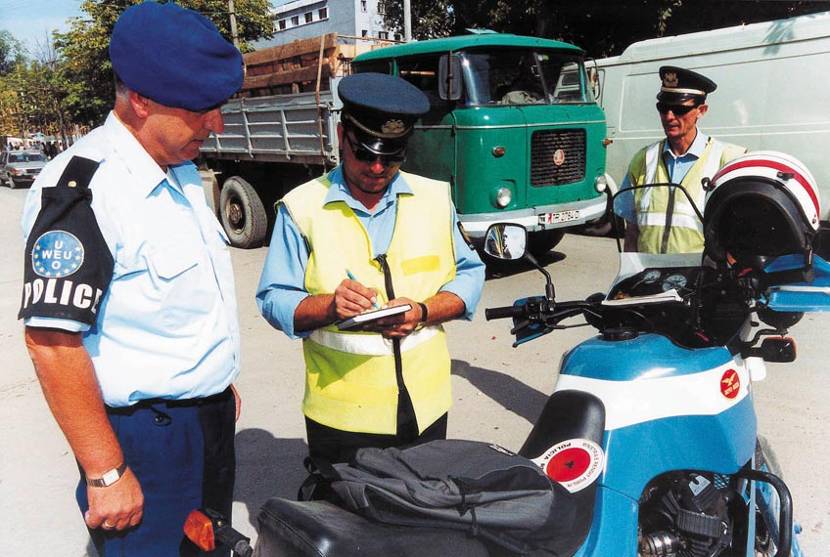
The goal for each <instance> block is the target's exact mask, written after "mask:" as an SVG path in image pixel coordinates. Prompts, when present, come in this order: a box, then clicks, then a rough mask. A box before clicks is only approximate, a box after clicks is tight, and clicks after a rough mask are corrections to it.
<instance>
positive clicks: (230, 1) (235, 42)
mask: <svg viewBox="0 0 830 557" xmlns="http://www.w3.org/2000/svg"><path fill="white" fill-rule="evenodd" d="M405 1H406V0H405ZM228 12H229V13H230V14H231V38H232V39H233V46H235V47H236V48H239V36H238V35H237V33H236V11H235V9H234V6H233V0H228Z"/></svg>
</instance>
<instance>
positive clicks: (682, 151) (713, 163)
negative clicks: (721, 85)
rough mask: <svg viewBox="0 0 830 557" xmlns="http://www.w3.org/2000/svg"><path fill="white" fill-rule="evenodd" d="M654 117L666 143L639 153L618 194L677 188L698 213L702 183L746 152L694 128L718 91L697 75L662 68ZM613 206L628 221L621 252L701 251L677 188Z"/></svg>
mask: <svg viewBox="0 0 830 557" xmlns="http://www.w3.org/2000/svg"><path fill="white" fill-rule="evenodd" d="M660 80H661V87H660V92H659V93H658V94H657V112H658V114H659V115H660V123H661V124H662V126H663V131H664V133H665V134H666V138H665V139H663V140H660V141H658V142H656V143H654V144H652V145H649V146H647V147H645V148H643V149H641V150H640V151H639V152H638V153H637V154H636V155H634V158H633V159H632V160H631V163H630V164H629V167H628V172H627V173H626V176H625V179H624V180H623V183H622V185H621V186H620V188H621V189H622V188H627V187H631V186H642V185H645V184H658V183H667V182H671V183H673V184H680V185H682V186H683V188H684V189H685V190H686V191H687V192H688V194H689V197H690V198H691V200H692V201H693V202H694V203H695V205H696V206H697V207H698V208H699V209H700V210H701V211H702V210H703V201H704V198H705V195H706V192H705V191H704V190H703V188H702V186H701V181H702V180H703V179H704V178H709V179H711V178H712V177H713V176H714V175H715V173H717V171H718V170H719V169H720V168H721V167H722V166H723V165H724V164H726V163H727V162H729V161H730V160H732V159H734V158H736V157H738V156H740V155H742V154H744V153H745V152H746V148H744V147H740V146H738V145H731V144H729V143H724V142H722V141H719V140H717V139H715V138H713V137H710V136H708V135H706V134H705V133H703V132H702V131H701V130H700V128H698V127H697V125H698V121H699V120H700V119H701V118H702V117H703V115H704V114H706V111H707V110H708V109H709V106H708V105H707V104H706V96H707V95H708V94H710V93H712V92H713V91H714V90H715V89H716V88H717V85H716V84H715V82H714V81H712V80H711V79H709V78H707V77H706V76H703V75H701V74H699V73H697V72H693V71H691V70H687V69H684V68H678V67H675V66H663V67H661V68H660ZM623 195H624V196H625V197H621V199H618V200H617V203H616V207H615V211H616V212H617V214H620V216H622V217H623V218H624V219H625V220H626V233H625V250H626V251H639V252H646V253H696V252H701V251H703V223H701V222H700V219H699V218H698V217H697V215H696V214H695V212H694V209H693V208H692V207H691V205H690V204H689V202H688V199H687V198H686V196H685V195H683V193H682V192H678V191H677V189H676V188H668V187H662V188H648V189H635V190H633V191H632V192H630V194H628V195H626V194H623Z"/></svg>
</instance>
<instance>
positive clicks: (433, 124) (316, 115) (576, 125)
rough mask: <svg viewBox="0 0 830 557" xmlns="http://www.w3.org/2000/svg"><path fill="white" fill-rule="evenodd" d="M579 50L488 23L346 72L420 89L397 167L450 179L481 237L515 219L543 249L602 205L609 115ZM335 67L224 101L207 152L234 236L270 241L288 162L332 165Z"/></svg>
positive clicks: (535, 247)
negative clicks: (415, 118) (299, 84)
mask: <svg viewBox="0 0 830 557" xmlns="http://www.w3.org/2000/svg"><path fill="white" fill-rule="evenodd" d="M323 51H324V46H323V41H322V40H321V42H320V52H323ZM583 55H584V53H583V51H582V50H581V49H580V48H578V47H576V46H573V45H570V44H567V43H562V42H558V41H552V40H546V39H538V38H533V37H522V36H516V35H506V34H497V33H486V34H472V35H465V36H458V37H450V38H445V39H434V40H428V41H418V42H412V43H407V44H400V45H395V46H389V47H385V48H380V49H377V50H369V51H366V52H363V53H360V54H357V55H356V56H355V57H354V58H353V59H352V60H351V61H350V64H349V68H348V71H350V72H353V73H358V72H383V73H390V74H393V75H398V76H400V77H401V78H403V79H406V80H407V81H409V82H411V83H413V84H414V85H416V86H417V87H418V88H419V89H421V90H422V91H423V92H424V93H425V94H426V95H427V96H428V97H429V100H430V106H431V109H430V111H429V113H428V114H427V115H426V116H425V117H424V118H422V120H421V121H420V122H419V123H418V125H417V126H416V131H415V133H414V135H413V137H412V139H411V140H410V148H409V150H408V157H407V160H406V162H405V163H404V166H403V169H404V170H407V171H409V172H414V173H417V174H421V175H424V176H428V177H430V178H435V179H440V180H445V181H448V182H449V183H450V184H451V185H452V195H453V201H454V203H455V206H456V208H457V210H458V214H459V218H460V220H461V222H462V223H463V225H464V228H465V230H466V231H467V233H468V234H469V236H470V237H471V238H472V239H473V240H474V241H480V240H481V239H482V238H483V235H484V232H485V231H486V230H487V227H488V226H489V225H490V224H492V223H494V222H514V223H520V224H523V225H524V226H526V227H527V228H528V230H530V232H531V235H530V240H529V241H530V246H529V247H530V249H531V251H532V252H534V253H536V254H541V253H545V252H547V251H548V250H550V249H551V248H552V247H553V246H554V245H556V243H557V242H558V241H559V240H560V239H561V238H562V235H563V234H564V231H565V230H567V229H568V228H571V227H575V226H580V225H583V224H586V223H591V222H595V221H597V220H599V219H602V218H604V217H605V215H606V210H607V206H606V205H607V202H606V198H605V196H604V195H602V194H600V193H599V192H598V188H597V185H598V183H600V182H604V181H605V180H606V177H605V145H606V141H605V140H606V127H605V117H604V114H603V112H602V109H601V108H600V107H599V106H598V105H597V103H596V101H595V100H594V98H593V95H592V93H591V90H590V87H589V83H588V80H587V77H586V72H585V68H584V64H583ZM329 58H331V57H329ZM325 73H326V72H321V71H318V75H323V78H325ZM329 73H330V74H331V77H330V79H329V80H328V83H327V84H326V85H327V89H328V90H322V89H323V87H321V86H320V83H319V80H318V83H317V84H316V90H315V91H314V93H311V92H302V91H299V92H296V93H294V94H275V95H270V96H267V95H266V96H259V97H242V98H239V99H235V100H233V101H231V102H230V103H228V105H227V106H226V107H225V109H224V112H225V116H226V129H225V132H224V133H223V134H220V135H218V136H216V137H214V138H213V139H212V140H211V141H210V142H207V143H206V144H205V146H204V147H203V157H204V159H205V161H206V162H207V166H208V167H209V168H211V169H212V170H215V171H216V172H217V180H215V181H214V182H213V185H214V194H213V198H214V200H215V202H216V206H217V213H218V215H219V216H220V218H221V220H222V222H223V224H224V226H225V228H226V230H227V231H228V234H229V236H230V237H231V240H232V242H233V243H234V244H236V245H239V246H242V247H251V246H255V245H260V244H261V242H262V241H263V240H264V239H265V225H264V224H263V221H264V219H265V218H266V216H265V214H264V209H263V207H265V206H268V205H269V202H270V201H272V200H273V199H274V198H275V196H276V197H278V196H279V195H282V193H284V191H286V190H287V189H288V188H290V187H292V186H293V185H297V184H298V183H300V181H301V180H300V178H301V176H299V174H302V172H301V173H297V172H296V171H293V172H292V171H291V169H290V168H287V166H288V165H292V164H293V165H301V166H302V167H303V168H305V174H307V175H309V176H310V175H314V174H315V173H317V174H319V173H321V172H322V171H324V169H325V167H327V166H330V165H332V164H334V163H336V162H337V160H338V153H339V149H338V145H337V143H336V142H337V134H336V133H335V126H336V123H337V120H338V115H339V110H340V108H341V104H340V101H339V99H338V98H337V96H336V93H335V92H336V84H337V80H338V79H339V77H337V76H336V75H334V74H335V73H336V72H334V71H330V72H329ZM272 82H273V80H272ZM285 176H289V177H290V179H289V180H286V179H285ZM291 181H293V182H295V183H293V184H292V183H291ZM276 182H279V183H276ZM240 184H243V187H240ZM229 186H230V190H229V191H225V190H226V189H227V188H228V187H229ZM274 186H276V187H274ZM275 191H277V192H279V193H276V194H275V193H274V192H275ZM263 198H266V199H267V200H268V201H267V202H266V203H262V202H261V200H262V199H263ZM255 213H256V214H255ZM254 220H256V222H255V223H254V224H256V226H255V227H252V226H250V225H251V224H252V222H253V221H254ZM252 228H255V230H253V231H252V230H251V229H252ZM251 232H253V233H251Z"/></svg>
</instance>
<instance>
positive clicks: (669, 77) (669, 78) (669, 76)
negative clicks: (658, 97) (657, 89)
mask: <svg viewBox="0 0 830 557" xmlns="http://www.w3.org/2000/svg"><path fill="white" fill-rule="evenodd" d="M678 83H679V82H678V80H677V74H676V73H675V72H666V75H664V76H663V87H677V85H678Z"/></svg>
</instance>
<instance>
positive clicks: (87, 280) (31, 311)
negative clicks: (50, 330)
mask: <svg viewBox="0 0 830 557" xmlns="http://www.w3.org/2000/svg"><path fill="white" fill-rule="evenodd" d="M97 168H98V163H97V162H95V161H91V160H89V159H84V158H81V157H73V158H72V159H71V160H70V162H69V164H67V166H66V169H65V170H64V172H63V174H62V175H61V177H60V179H59V180H58V183H57V184H56V185H55V186H54V187H45V188H43V190H42V192H41V208H40V213H38V216H37V219H35V222H34V225H32V229H31V231H30V233H29V241H28V242H27V244H26V253H27V254H28V258H27V259H28V260H27V261H26V265H25V268H24V273H23V294H22V297H21V303H20V313H19V314H18V317H19V318H28V317H51V318H58V319H67V320H71V321H79V322H81V323H86V324H89V325H92V324H93V323H95V321H96V319H97V312H98V304H99V302H100V301H101V298H102V296H103V295H104V292H106V290H107V288H108V287H109V283H110V281H111V280H112V272H113V258H112V254H111V253H110V251H109V247H108V246H107V244H106V241H105V240H104V237H103V235H102V234H101V230H100V229H99V227H98V221H97V220H96V218H95V214H94V212H93V211H92V191H91V190H90V189H89V187H88V186H89V182H90V180H91V179H92V176H93V174H94V173H95V170H96V169H97Z"/></svg>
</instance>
